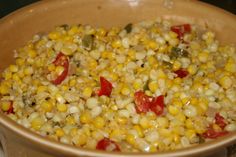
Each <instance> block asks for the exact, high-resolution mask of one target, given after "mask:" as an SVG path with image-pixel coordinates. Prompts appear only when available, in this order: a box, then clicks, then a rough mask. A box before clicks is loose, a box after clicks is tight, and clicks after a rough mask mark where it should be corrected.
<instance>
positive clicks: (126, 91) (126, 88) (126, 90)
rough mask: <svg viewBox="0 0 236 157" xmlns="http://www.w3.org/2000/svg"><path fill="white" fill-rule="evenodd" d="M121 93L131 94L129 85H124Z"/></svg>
mask: <svg viewBox="0 0 236 157" xmlns="http://www.w3.org/2000/svg"><path fill="white" fill-rule="evenodd" d="M121 94H123V95H129V94H130V89H129V87H128V86H124V87H123V88H122V89H121Z"/></svg>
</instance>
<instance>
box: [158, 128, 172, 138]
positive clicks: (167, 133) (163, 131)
mask: <svg viewBox="0 0 236 157" xmlns="http://www.w3.org/2000/svg"><path fill="white" fill-rule="evenodd" d="M159 133H160V135H161V136H164V137H170V136H171V131H170V130H169V129H165V128H161V129H159Z"/></svg>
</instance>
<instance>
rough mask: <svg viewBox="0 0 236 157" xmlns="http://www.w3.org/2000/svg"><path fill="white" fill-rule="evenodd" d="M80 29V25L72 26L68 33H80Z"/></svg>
mask: <svg viewBox="0 0 236 157" xmlns="http://www.w3.org/2000/svg"><path fill="white" fill-rule="evenodd" d="M78 31H79V28H78V26H75V25H74V26H72V27H71V28H70V30H69V31H68V34H69V35H75V34H76V33H78Z"/></svg>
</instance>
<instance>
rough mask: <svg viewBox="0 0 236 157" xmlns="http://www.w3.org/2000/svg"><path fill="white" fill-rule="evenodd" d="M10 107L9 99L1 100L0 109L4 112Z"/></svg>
mask: <svg viewBox="0 0 236 157" xmlns="http://www.w3.org/2000/svg"><path fill="white" fill-rule="evenodd" d="M10 107H11V102H9V101H2V102H1V109H2V110H3V111H4V112H6V111H8V110H9V109H10Z"/></svg>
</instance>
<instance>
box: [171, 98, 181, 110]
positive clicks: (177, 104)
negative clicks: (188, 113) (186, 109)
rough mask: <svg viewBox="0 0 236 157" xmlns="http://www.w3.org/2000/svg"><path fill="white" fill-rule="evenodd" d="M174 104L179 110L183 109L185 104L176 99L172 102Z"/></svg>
mask: <svg viewBox="0 0 236 157" xmlns="http://www.w3.org/2000/svg"><path fill="white" fill-rule="evenodd" d="M172 104H173V105H174V106H176V107H178V108H181V107H183V103H182V101H180V100H179V99H174V100H173V101H172Z"/></svg>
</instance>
